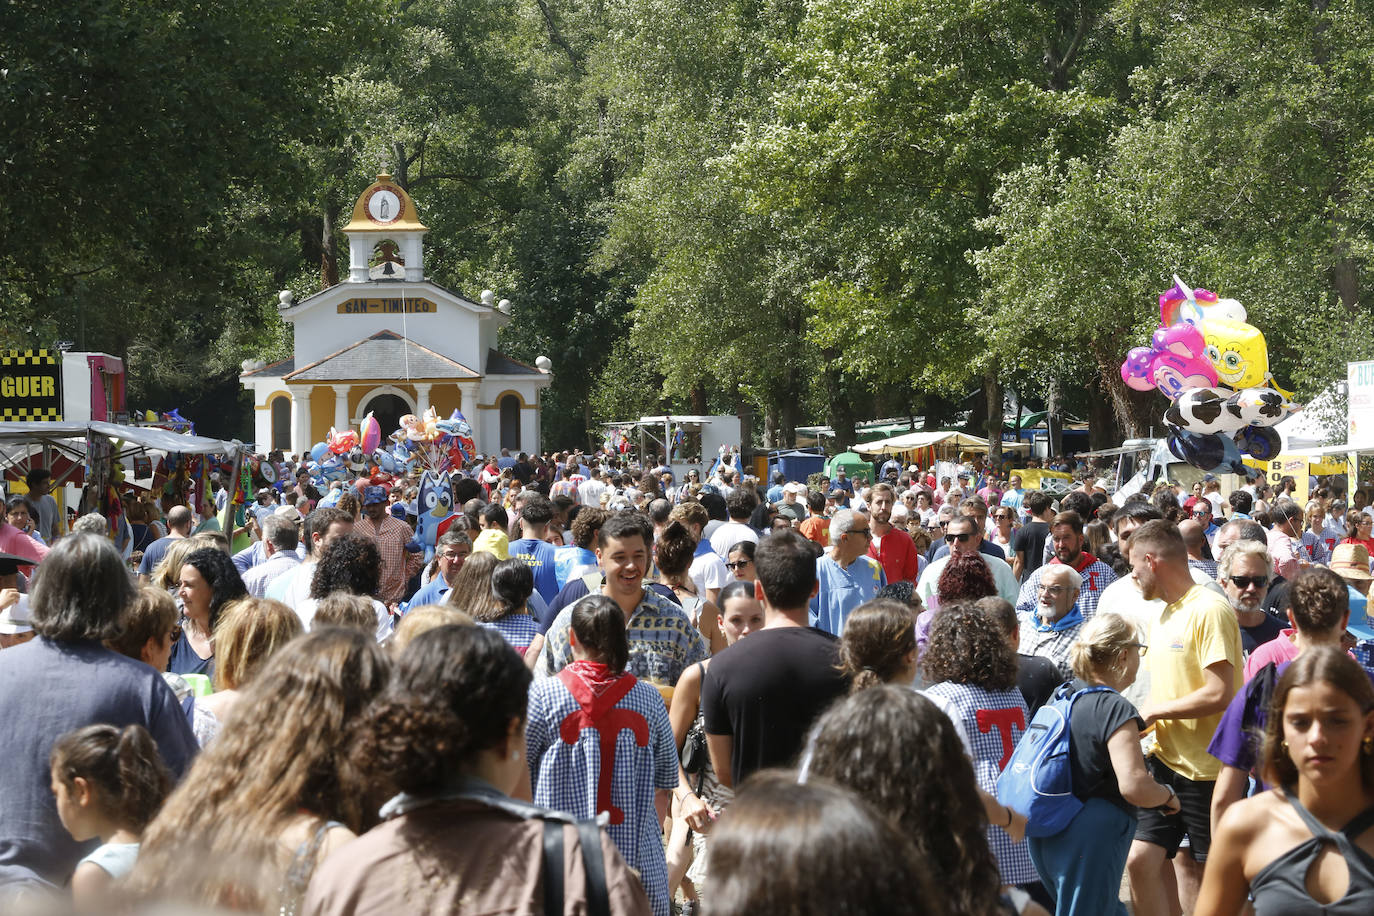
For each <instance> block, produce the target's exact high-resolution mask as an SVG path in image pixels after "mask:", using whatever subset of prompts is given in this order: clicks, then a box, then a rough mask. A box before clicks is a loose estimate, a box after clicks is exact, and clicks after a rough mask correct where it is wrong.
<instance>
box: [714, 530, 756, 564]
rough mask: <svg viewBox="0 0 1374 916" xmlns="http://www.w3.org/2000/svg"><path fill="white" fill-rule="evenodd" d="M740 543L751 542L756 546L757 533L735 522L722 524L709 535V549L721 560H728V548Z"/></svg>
mask: <svg viewBox="0 0 1374 916" xmlns="http://www.w3.org/2000/svg"><path fill="white" fill-rule="evenodd" d="M740 541H753V542H754V543H755V544H757V543H758V542H759V533H758V532H757V531H755V530H754V529H753V528H750V527H749V526H748V525H746V524H744V523H742V522H736V521H729V522H724V523H722V524H721V525H720V526H719V527H718V528H716V530H715V531H714V532H712V533H711V549H712V550H714V551H715V552H716V554H717V555H719V556H720V558H721V559H722V560H725V559H729V554H730V548H731V547H734V546H735V545H736V544H738V543H739V542H740Z"/></svg>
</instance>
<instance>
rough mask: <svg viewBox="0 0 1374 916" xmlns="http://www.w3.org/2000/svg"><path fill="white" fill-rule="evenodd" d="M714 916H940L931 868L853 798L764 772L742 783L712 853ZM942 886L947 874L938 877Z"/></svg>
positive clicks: (824, 784)
mask: <svg viewBox="0 0 1374 916" xmlns="http://www.w3.org/2000/svg"><path fill="white" fill-rule="evenodd" d="M711 875H712V878H711V881H712V892H711V901H710V904H711V905H710V910H709V912H710V913H711V914H712V916H756V914H762V913H768V914H773V913H778V914H781V913H787V914H800V913H837V914H860V913H864V914H869V913H881V914H883V916H944V913H945V909H944V907H943V906H941V905H940V902H939V892H938V891H937V890H936V884H935V879H934V878H933V870H931V869H928V868H927V866H926V864H925V863H924V862H922V860H921V858H920V857H919V856H918V855H917V854H916V851H915V849H913V848H912V844H911V841H910V840H909V838H907V837H905V836H903V835H902V832H901V831H900V830H899V829H898V828H896V827H894V826H893V825H892V823H891V821H890V820H888V819H887V818H885V817H883V816H882V814H880V813H879V812H878V811H877V810H875V809H874V807H873V806H872V805H870V804H869V803H868V802H866V801H865V800H864V799H862V798H860V797H859V796H858V795H857V794H856V793H854V792H852V791H850V790H848V789H845V788H843V787H841V786H837V785H835V784H834V783H832V782H830V781H829V780H826V779H811V780H808V781H807V782H806V783H804V784H802V785H798V784H797V781H796V776H795V775H794V774H792V773H790V772H783V771H764V772H761V773H756V774H754V775H753V776H751V777H750V778H749V780H748V781H747V782H746V783H745V785H744V788H743V790H742V791H741V793H740V796H739V798H738V799H737V800H736V801H735V803H734V804H733V805H731V806H730V808H729V810H728V811H726V812H725V815H724V816H723V817H722V818H721V821H720V824H719V825H718V827H717V829H716V836H715V839H714V840H713V841H712V847H711ZM941 877H942V878H943V877H944V876H941Z"/></svg>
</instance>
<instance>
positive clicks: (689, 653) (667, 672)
mask: <svg viewBox="0 0 1374 916" xmlns="http://www.w3.org/2000/svg"><path fill="white" fill-rule="evenodd" d="M574 604H576V602H574V603H573V604H569V605H568V606H567V607H565V608H563V610H561V611H559V612H558V617H556V618H555V619H554V621H553V623H552V624H551V625H550V626H549V632H548V634H547V636H546V642H545V643H544V651H542V652H540V653H539V663H538V664H537V665H535V668H534V675H535V677H537V678H544V677H551V676H553V675H555V674H557V673H558V672H560V671H562V670H563V669H564V668H566V667H567V666H568V665H569V664H571V663H572V660H573V658H572V646H571V645H570V644H569V643H568V630H569V629H571V628H572V609H573V606H574ZM625 636H626V638H627V639H628V640H629V643H630V662H629V664H628V665H626V666H625V670H626V671H628V672H629V673H630V674H633V675H634V676H635V677H637V678H639V679H640V680H641V681H652V682H653V683H655V684H662V685H663V686H665V687H673V686H675V685H676V684H677V680H678V678H680V677H682V672H683V671H685V670H686V669H687V668H688V667H690V666H692V665H695V664H696V663H697V662H699V661H704V660H705V659H707V658H710V656H711V647H710V646H709V645H707V643H706V639H705V638H704V637H703V636H702V635H701V631H700V630H698V629H697V628H696V627H695V626H694V625H693V624H692V618H690V617H688V616H687V612H686V611H684V610H683V609H682V607H681V606H679V605H677V604H674V603H673V602H671V601H669V600H668V599H667V598H664V597H663V596H662V595H660V594H658V593H657V592H655V591H654V590H653V589H651V588H646V589H645V590H644V597H642V598H640V599H639V608H638V609H637V610H636V611H635V613H634V616H633V617H631V618H630V619H629V620H628V621H626V625H625Z"/></svg>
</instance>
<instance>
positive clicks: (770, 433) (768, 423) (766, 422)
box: [763, 403, 778, 452]
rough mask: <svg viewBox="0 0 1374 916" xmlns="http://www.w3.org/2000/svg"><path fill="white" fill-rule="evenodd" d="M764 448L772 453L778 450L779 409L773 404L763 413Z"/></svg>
mask: <svg viewBox="0 0 1374 916" xmlns="http://www.w3.org/2000/svg"><path fill="white" fill-rule="evenodd" d="M763 447H764V448H765V449H767V450H768V451H770V452H771V451H774V450H775V449H777V448H778V408H777V407H776V406H775V405H773V404H771V403H770V404H769V405H768V407H767V409H765V410H764V412H763Z"/></svg>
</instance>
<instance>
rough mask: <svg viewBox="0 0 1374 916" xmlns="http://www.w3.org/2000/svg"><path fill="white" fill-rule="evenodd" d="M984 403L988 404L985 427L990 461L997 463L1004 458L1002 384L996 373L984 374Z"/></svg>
mask: <svg viewBox="0 0 1374 916" xmlns="http://www.w3.org/2000/svg"><path fill="white" fill-rule="evenodd" d="M983 403H984V404H986V405H987V412H988V415H987V423H986V425H985V426H984V427H983V428H984V430H985V431H986V433H987V440H988V462H989V463H990V464H993V465H996V464H998V463H999V462H1001V460H1002V426H1003V412H1002V386H1001V384H1000V383H999V382H998V381H997V377H996V376H994V375H991V374H989V375H985V376H983Z"/></svg>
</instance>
